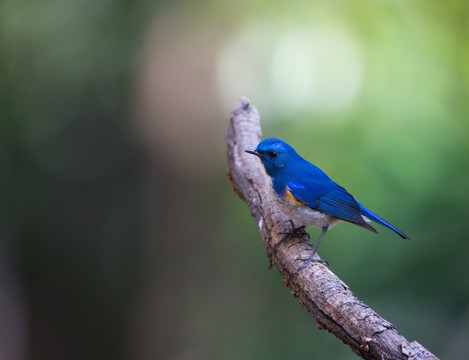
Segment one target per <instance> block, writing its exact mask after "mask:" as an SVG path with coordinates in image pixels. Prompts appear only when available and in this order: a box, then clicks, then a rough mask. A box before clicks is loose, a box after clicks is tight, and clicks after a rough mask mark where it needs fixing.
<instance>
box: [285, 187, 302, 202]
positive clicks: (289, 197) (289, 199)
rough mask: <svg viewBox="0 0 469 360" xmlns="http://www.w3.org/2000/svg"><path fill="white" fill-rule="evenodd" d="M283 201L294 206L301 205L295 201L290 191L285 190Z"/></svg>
mask: <svg viewBox="0 0 469 360" xmlns="http://www.w3.org/2000/svg"><path fill="white" fill-rule="evenodd" d="M285 200H286V201H287V202H288V203H290V204H294V205H303V204H302V203H301V202H299V201H298V200H296V199H295V197H294V196H293V195H292V194H291V192H290V190H288V189H286V190H285Z"/></svg>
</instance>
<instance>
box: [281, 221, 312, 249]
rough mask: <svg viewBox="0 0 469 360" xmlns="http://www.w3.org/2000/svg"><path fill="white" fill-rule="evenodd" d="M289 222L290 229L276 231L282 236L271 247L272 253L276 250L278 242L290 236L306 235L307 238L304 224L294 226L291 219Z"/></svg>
mask: <svg viewBox="0 0 469 360" xmlns="http://www.w3.org/2000/svg"><path fill="white" fill-rule="evenodd" d="M290 224H291V227H292V229H291V230H290V231H282V232H279V233H278V235H284V236H283V237H282V238H281V239H280V240H279V241H278V242H277V243H276V244H275V245H274V249H273V253H274V254H275V253H276V252H277V248H278V247H279V245H280V244H282V243H283V242H285V241H287V240H289V239H291V238H292V237H295V236H303V235H306V236H307V237H308V239H309V234H308V233H307V232H306V231H305V227H306V226H304V225H301V226H298V227H295V224H294V223H293V220H290Z"/></svg>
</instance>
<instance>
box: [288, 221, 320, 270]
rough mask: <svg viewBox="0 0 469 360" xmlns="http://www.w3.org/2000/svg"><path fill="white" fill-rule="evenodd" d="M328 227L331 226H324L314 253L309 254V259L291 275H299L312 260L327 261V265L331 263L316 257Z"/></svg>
mask: <svg viewBox="0 0 469 360" xmlns="http://www.w3.org/2000/svg"><path fill="white" fill-rule="evenodd" d="M328 228H329V226H328V225H326V226H323V227H322V233H321V236H319V240H318V242H317V243H316V245H315V246H314V249H313V252H312V254H311V255H310V256H309V258H308V259H306V261H305V262H304V263H303V264H301V266H300V267H299V268H298V269H296V271H295V272H294V273H293V274H292V275H291V276H295V275H297V274H298V273H299V272H300V271H301V270H303V269H304V268H305V267H306V266H308V265H309V264H310V263H311V262H312V261H317V262H322V263H325V264H327V265H328V264H329V263H328V262H327V260H322V259H314V255H315V254H316V251H317V250H318V247H319V244H320V243H321V240H322V238H323V237H324V234H325V233H326V231H327V229H328Z"/></svg>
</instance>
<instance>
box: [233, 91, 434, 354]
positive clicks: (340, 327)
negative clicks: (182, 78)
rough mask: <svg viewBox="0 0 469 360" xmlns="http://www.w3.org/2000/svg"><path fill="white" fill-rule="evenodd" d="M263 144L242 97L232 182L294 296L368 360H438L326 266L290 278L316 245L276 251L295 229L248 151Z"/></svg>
mask: <svg viewBox="0 0 469 360" xmlns="http://www.w3.org/2000/svg"><path fill="white" fill-rule="evenodd" d="M260 139H261V126H260V118H259V113H258V112H257V110H256V108H255V107H253V106H252V105H251V104H250V103H249V101H248V100H247V99H246V98H242V99H241V100H240V103H239V105H238V106H237V107H236V108H235V109H234V110H233V112H232V114H231V118H230V123H229V125H228V128H227V131H226V142H227V153H228V164H229V173H228V178H229V180H230V182H231V183H232V185H233V188H234V191H235V192H236V193H237V194H238V195H239V197H240V198H241V199H243V200H244V201H245V202H246V203H247V205H248V207H249V210H250V211H251V214H252V216H253V217H254V218H255V219H256V223H257V224H258V228H259V231H260V234H261V237H262V241H263V243H264V247H265V249H266V251H267V255H268V256H269V258H270V259H271V262H272V264H273V265H274V266H275V267H276V268H277V269H278V270H279V272H280V274H281V275H282V276H283V278H284V282H285V284H286V285H287V286H289V287H290V288H291V289H292V295H294V296H295V297H297V298H298V300H299V302H300V304H301V306H302V307H306V309H308V311H309V312H311V313H312V314H313V316H314V318H315V319H316V321H317V323H318V326H319V328H321V329H327V330H328V331H329V332H331V333H333V334H334V335H335V336H337V337H338V338H339V339H341V340H342V341H343V342H344V343H345V344H347V345H348V346H349V347H350V348H351V349H352V351H354V352H355V353H356V354H358V355H359V356H361V357H362V358H363V359H380V360H381V359H394V360H400V359H402V360H408V359H411V360H423V359H426V360H428V359H437V357H436V356H435V355H433V354H432V353H430V352H429V351H428V350H427V349H425V348H424V347H423V346H422V345H420V344H419V343H418V342H416V341H413V342H409V341H407V340H406V339H405V338H404V337H403V336H402V335H400V334H399V333H398V332H397V330H396V328H395V327H394V325H393V324H391V323H390V322H389V321H386V320H385V319H383V318H382V317H381V316H379V315H378V314H377V313H376V312H375V311H373V310H372V309H371V308H370V307H369V306H367V305H366V304H364V303H363V302H361V301H360V300H358V299H357V298H356V297H355V295H354V294H353V293H352V291H351V290H350V289H349V287H348V286H347V285H346V284H345V283H344V282H343V281H342V280H340V279H339V278H338V277H337V276H336V275H335V274H333V273H332V272H331V271H330V270H329V268H328V267H327V266H325V265H324V264H322V263H318V262H313V263H311V264H310V265H309V266H307V267H306V268H305V269H304V270H302V271H301V272H300V273H299V274H298V275H297V276H294V277H293V278H291V274H292V273H293V272H294V271H295V270H296V269H297V268H298V267H299V266H300V265H301V263H302V261H303V260H301V259H306V258H308V257H309V254H310V253H311V251H312V246H311V244H310V242H309V239H308V238H307V235H306V234H305V235H299V236H297V237H292V238H291V239H289V240H288V241H285V242H282V243H281V244H280V245H279V246H278V248H277V249H276V250H274V248H275V244H277V242H278V241H280V239H281V238H282V236H283V235H279V233H282V232H288V231H290V230H291V226H292V224H291V223H290V221H289V220H288V219H287V218H286V217H285V216H284V215H283V214H282V213H281V212H280V211H279V210H278V209H277V208H276V206H275V205H274V203H273V202H272V201H271V199H270V197H269V195H268V193H267V189H266V186H265V182H264V177H263V174H262V173H261V170H260V164H259V162H258V160H257V159H256V157H254V156H251V155H249V154H247V153H245V152H244V150H245V149H254V148H255V147H256V145H257V144H258V143H259V141H260Z"/></svg>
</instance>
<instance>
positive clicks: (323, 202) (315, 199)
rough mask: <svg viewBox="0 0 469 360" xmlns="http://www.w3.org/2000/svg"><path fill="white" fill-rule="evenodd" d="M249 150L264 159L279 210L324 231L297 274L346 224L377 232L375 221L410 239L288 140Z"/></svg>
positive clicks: (268, 179)
mask: <svg viewBox="0 0 469 360" xmlns="http://www.w3.org/2000/svg"><path fill="white" fill-rule="evenodd" d="M245 151H246V152H247V153H250V154H253V155H256V156H258V157H259V159H260V160H261V162H262V165H263V170H265V171H264V175H265V178H266V183H267V188H268V189H269V192H270V195H271V197H272V199H273V201H274V203H275V204H276V205H277V207H278V208H279V209H280V210H281V211H282V212H283V213H284V214H285V215H286V216H287V217H288V218H290V219H292V220H294V221H296V222H297V223H299V224H302V226H301V227H300V229H302V228H304V227H305V226H308V227H313V228H320V229H322V233H321V235H320V236H319V240H318V241H317V243H316V245H315V247H314V249H313V253H312V254H311V256H310V257H309V259H307V260H306V261H305V262H304V263H303V264H302V265H301V266H300V268H298V270H296V271H295V273H294V274H296V273H298V272H299V271H300V270H302V269H303V268H304V267H305V266H306V265H308V264H309V263H310V262H311V261H313V257H314V254H315V253H316V251H317V249H318V247H319V244H320V243H321V240H322V238H323V237H324V234H325V233H326V231H327V230H328V229H329V228H331V227H332V226H334V225H336V224H338V223H340V222H342V221H348V222H350V223H352V224H355V225H358V226H361V227H364V228H365V229H368V230H370V231H373V232H374V233H377V231H376V230H375V229H374V228H373V227H372V226H370V225H369V224H368V221H374V222H376V223H378V224H380V225H383V226H385V227H387V228H388V229H391V230H392V231H394V232H395V233H396V234H398V235H399V236H400V237H402V238H404V239H409V237H408V236H407V235H405V234H404V233H403V232H402V231H400V230H398V229H397V228H395V227H394V226H392V225H391V224H389V223H388V222H387V221H385V220H383V219H382V218H380V217H379V216H378V215H376V214H374V213H372V212H371V211H370V210H368V209H367V208H365V207H364V206H363V205H362V204H360V203H359V202H358V201H357V200H355V198H354V197H353V196H352V195H350V194H349V193H348V192H347V190H345V189H344V188H343V187H342V186H340V185H338V184H336V183H335V182H334V181H332V180H331V179H330V178H329V176H327V175H326V174H325V173H324V172H323V171H322V170H321V169H319V168H318V167H316V166H315V165H313V164H311V163H310V162H308V161H306V160H305V159H303V158H302V157H301V156H300V155H298V154H297V152H296V151H295V149H293V148H292V147H291V146H290V145H288V144H287V143H285V142H284V141H282V140H280V139H275V138H269V139H265V140H263V141H261V142H260V143H259V144H258V145H257V147H256V149H254V150H245ZM294 231H295V230H294Z"/></svg>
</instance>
